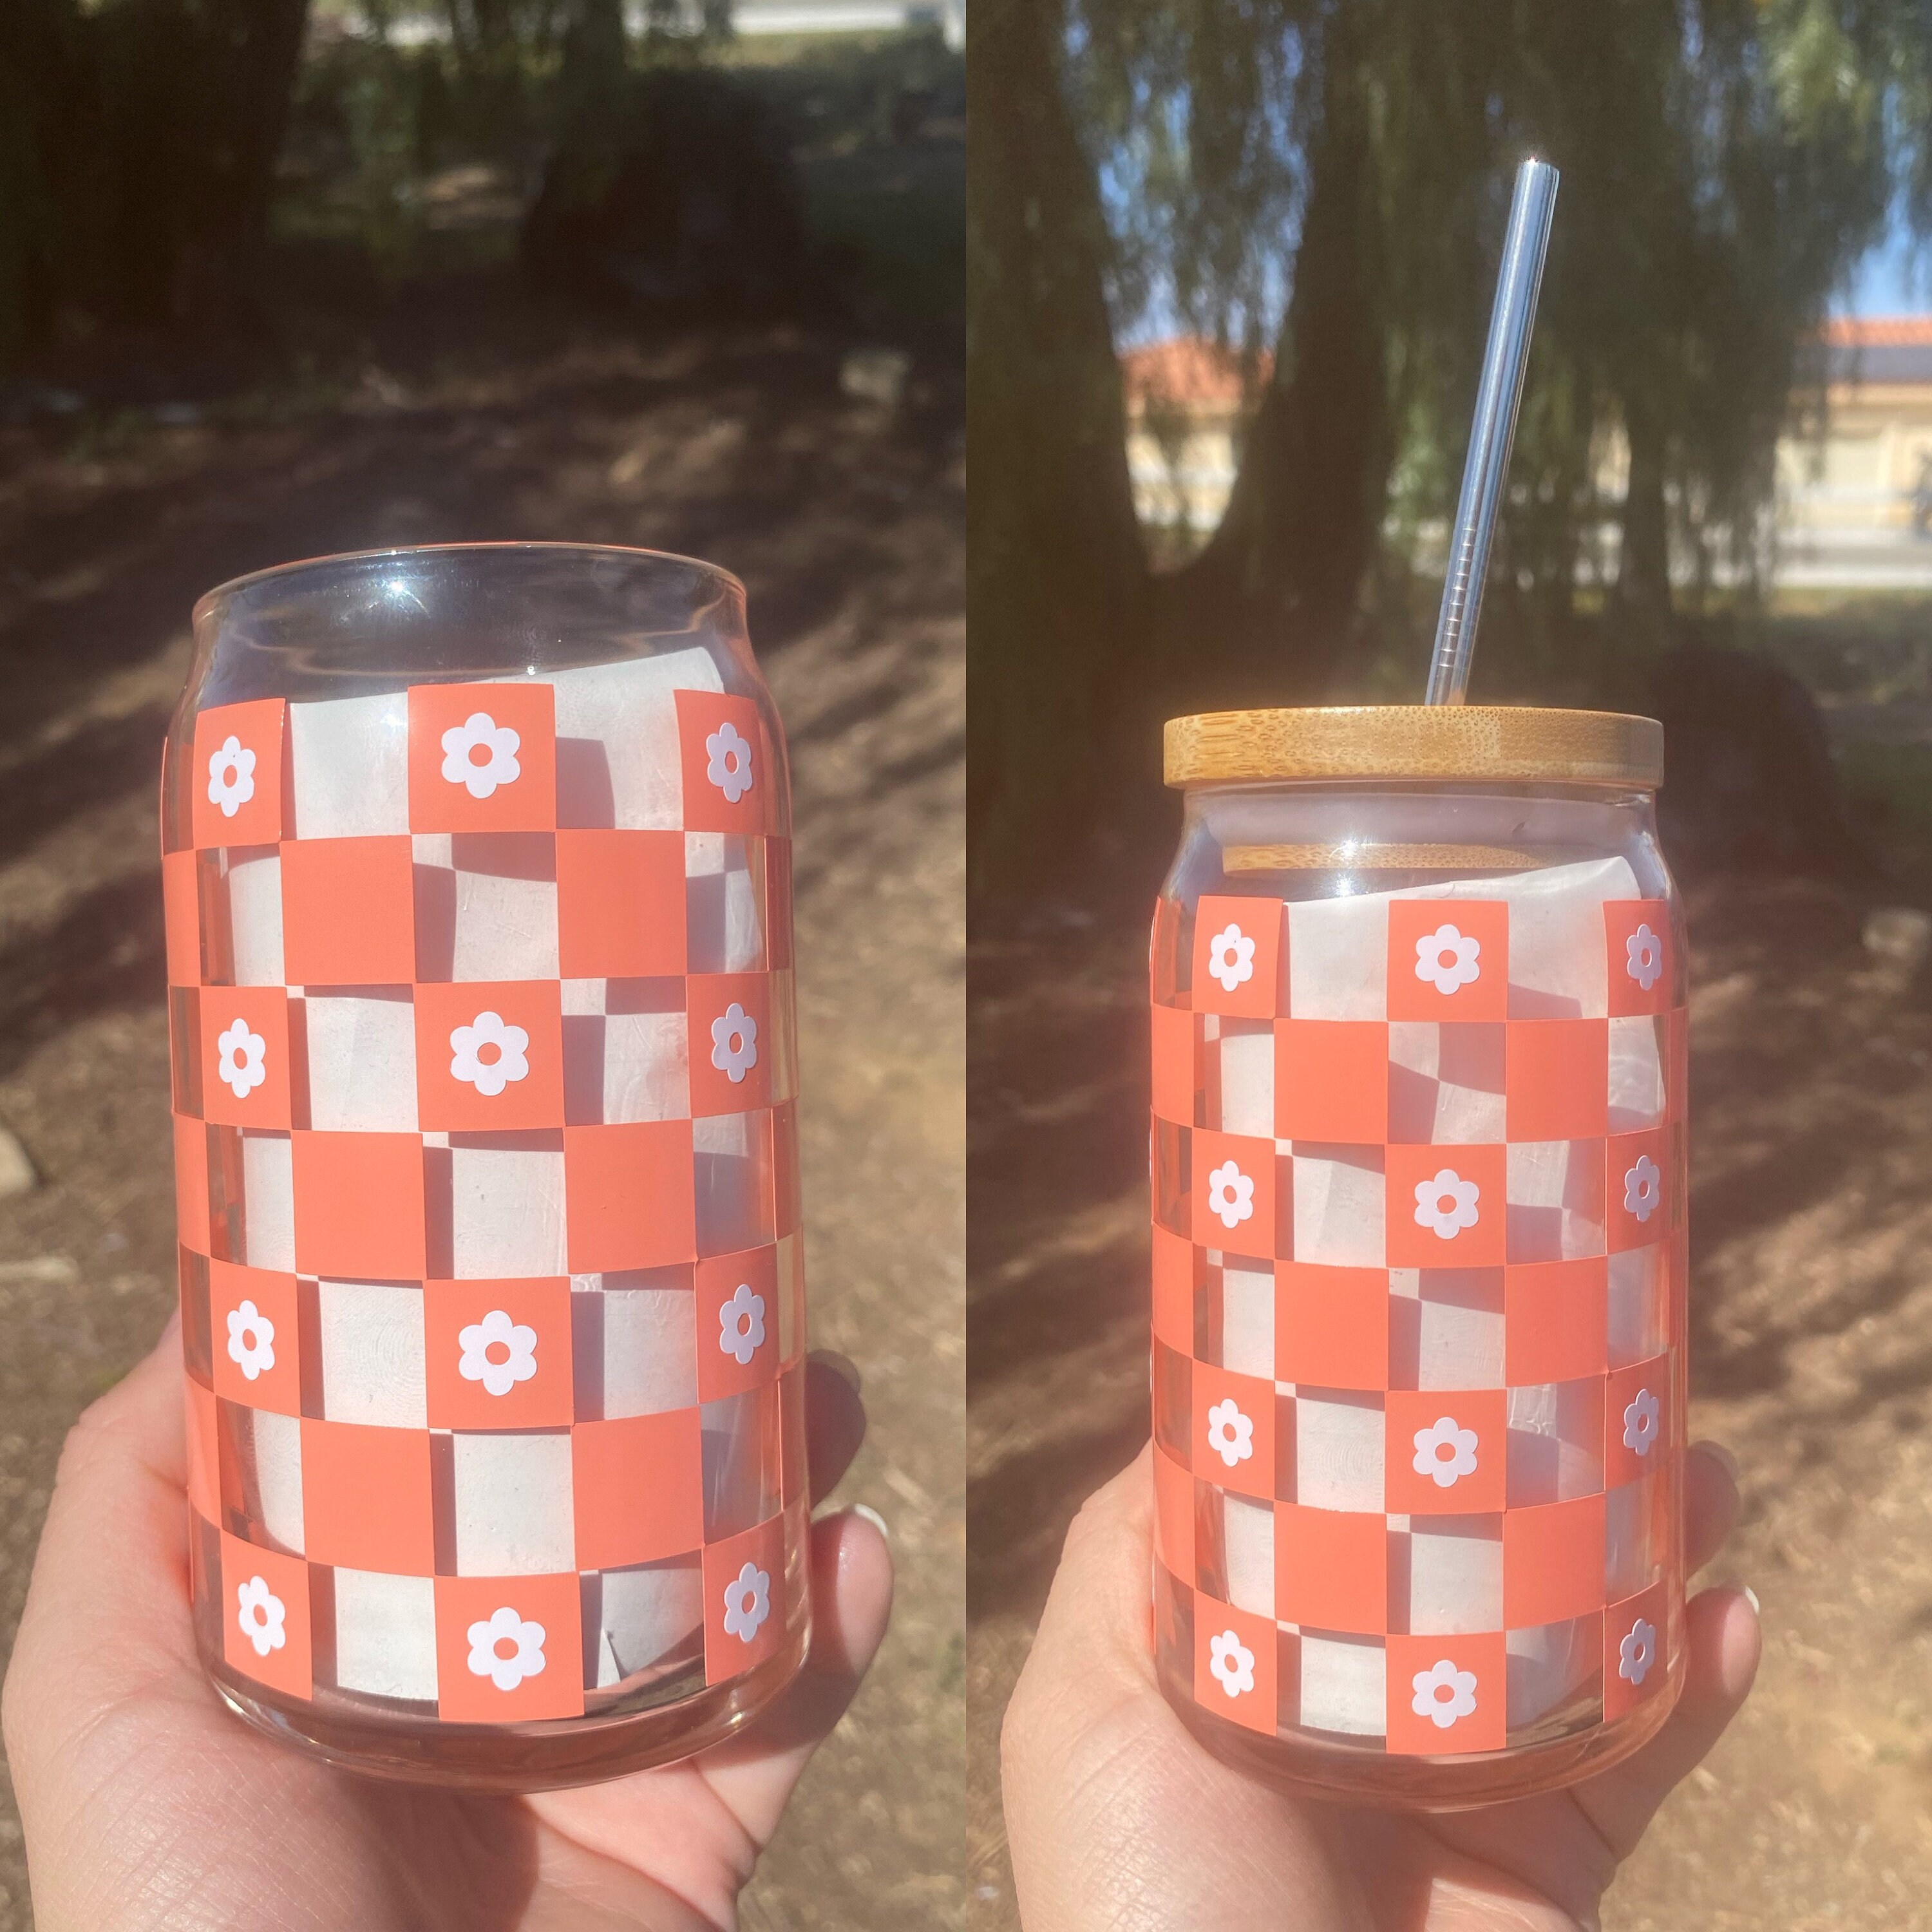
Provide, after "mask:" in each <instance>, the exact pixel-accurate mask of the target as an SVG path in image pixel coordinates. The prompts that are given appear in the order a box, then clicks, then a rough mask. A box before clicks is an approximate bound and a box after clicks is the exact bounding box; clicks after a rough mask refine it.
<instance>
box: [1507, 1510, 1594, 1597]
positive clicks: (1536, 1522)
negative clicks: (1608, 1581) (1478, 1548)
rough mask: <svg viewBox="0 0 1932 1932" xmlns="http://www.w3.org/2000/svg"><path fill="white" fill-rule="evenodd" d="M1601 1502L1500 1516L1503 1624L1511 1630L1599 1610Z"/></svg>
mask: <svg viewBox="0 0 1932 1932" xmlns="http://www.w3.org/2000/svg"><path fill="white" fill-rule="evenodd" d="M1605 1575H1606V1571H1605V1568H1604V1498H1603V1495H1602V1493H1601V1491H1599V1492H1598V1493H1597V1494H1596V1495H1595V1496H1577V1497H1575V1498H1574V1499H1571V1501H1569V1502H1557V1503H1541V1504H1538V1505H1534V1506H1532V1507H1531V1508H1526V1509H1511V1510H1505V1511H1504V1512H1503V1622H1505V1624H1507V1625H1509V1627H1510V1628H1511V1629H1512V1630H1521V1629H1524V1628H1528V1627H1529V1626H1531V1625H1536V1624H1554V1623H1562V1622H1567V1621H1568V1619H1570V1618H1571V1617H1583V1616H1589V1613H1591V1612H1592V1610H1601V1609H1602V1608H1603V1607H1604V1578H1605Z"/></svg>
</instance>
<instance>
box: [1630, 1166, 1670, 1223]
mask: <svg viewBox="0 0 1932 1932" xmlns="http://www.w3.org/2000/svg"><path fill="white" fill-rule="evenodd" d="M1662 1199H1664V1176H1663V1175H1662V1174H1661V1173H1660V1172H1658V1166H1657V1163H1656V1162H1655V1161H1654V1160H1652V1159H1651V1157H1649V1154H1640V1155H1639V1156H1638V1157H1637V1165H1636V1166H1634V1168H1632V1169H1631V1170H1630V1172H1628V1173H1627V1174H1626V1175H1625V1176H1624V1212H1625V1214H1634V1215H1635V1216H1636V1217H1637V1219H1638V1220H1640V1221H1648V1220H1649V1219H1650V1217H1652V1215H1653V1214H1655V1213H1656V1212H1657V1204H1658V1202H1660V1201H1661V1200H1662Z"/></svg>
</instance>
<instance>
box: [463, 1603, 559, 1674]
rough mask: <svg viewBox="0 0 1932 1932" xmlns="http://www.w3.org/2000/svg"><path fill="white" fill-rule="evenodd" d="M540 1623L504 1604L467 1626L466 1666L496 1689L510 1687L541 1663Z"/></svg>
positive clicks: (539, 1671)
mask: <svg viewBox="0 0 1932 1932" xmlns="http://www.w3.org/2000/svg"><path fill="white" fill-rule="evenodd" d="M543 1647H544V1627H543V1625H541V1624H535V1623H531V1622H528V1621H527V1620H526V1619H524V1618H523V1617H520V1616H518V1615H517V1613H516V1612H515V1611H514V1610H512V1609H511V1607H510V1606H509V1605H508V1604H505V1605H504V1606H503V1607H502V1609H501V1610H499V1611H497V1612H496V1614H495V1615H494V1616H491V1617H489V1618H487V1619H484V1620H482V1621H481V1622H477V1623H473V1624H472V1625H470V1626H469V1670H470V1674H471V1675H472V1676H476V1677H487V1678H488V1679H489V1680H490V1682H491V1683H492V1684H493V1685H496V1688H497V1689H498V1690H499V1691H514V1689H515V1688H517V1685H519V1684H520V1683H522V1682H523V1679H525V1678H526V1677H536V1676H541V1674H542V1672H543V1667H544V1648H543Z"/></svg>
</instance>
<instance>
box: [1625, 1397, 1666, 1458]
mask: <svg viewBox="0 0 1932 1932" xmlns="http://www.w3.org/2000/svg"><path fill="white" fill-rule="evenodd" d="M1662 1413H1663V1406H1662V1404H1661V1403H1659V1402H1658V1399H1657V1398H1656V1397H1655V1396H1654V1395H1652V1394H1651V1392H1650V1391H1649V1390H1648V1389H1639V1390H1638V1391H1637V1394H1636V1395H1635V1397H1633V1398H1632V1400H1631V1403H1630V1406H1628V1408H1627V1409H1625V1411H1624V1447H1625V1448H1626V1449H1631V1450H1634V1451H1636V1452H1637V1454H1638V1455H1640V1456H1648V1455H1649V1454H1650V1450H1651V1445H1652V1443H1654V1442H1655V1441H1656V1440H1657V1424H1658V1417H1659V1416H1660V1415H1661V1414H1662Z"/></svg>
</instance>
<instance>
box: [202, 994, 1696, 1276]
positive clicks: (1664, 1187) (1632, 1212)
mask: <svg viewBox="0 0 1932 1932" xmlns="http://www.w3.org/2000/svg"><path fill="white" fill-rule="evenodd" d="M206 1026H207V1021H206V1019H205V1017H204V1018H203V1020H202V1027H203V1028H204V1030H205V1028H206ZM1605 1145H1606V1148H1607V1156H1606V1159H1607V1169H1606V1172H1605V1174H1604V1236H1605V1238H1606V1239H1607V1241H1608V1243H1609V1245H1610V1253H1612V1254H1613V1255H1614V1254H1621V1253H1622V1252H1623V1251H1624V1250H1625V1249H1626V1248H1644V1247H1649V1245H1650V1244H1652V1242H1653V1241H1668V1240H1669V1239H1670V1231H1671V1228H1672V1225H1673V1223H1674V1222H1675V1221H1676V1219H1677V1205H1678V1204H1677V1202H1676V1199H1675V1196H1676V1192H1677V1188H1676V1182H1677V1178H1678V1177H1677V1174H1676V1161H1675V1160H1674V1159H1673V1153H1674V1149H1673V1146H1672V1142H1671V1130H1670V1129H1669V1128H1667V1127H1652V1128H1649V1129H1647V1130H1646V1131H1644V1132H1643V1133H1636V1134H1613V1135H1612V1136H1610V1139H1609V1140H1608V1141H1607V1142H1606V1143H1605Z"/></svg>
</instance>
